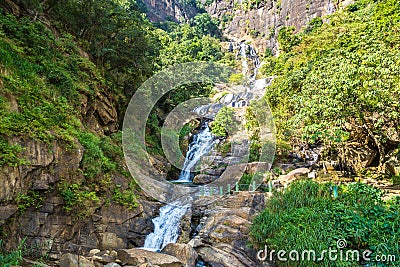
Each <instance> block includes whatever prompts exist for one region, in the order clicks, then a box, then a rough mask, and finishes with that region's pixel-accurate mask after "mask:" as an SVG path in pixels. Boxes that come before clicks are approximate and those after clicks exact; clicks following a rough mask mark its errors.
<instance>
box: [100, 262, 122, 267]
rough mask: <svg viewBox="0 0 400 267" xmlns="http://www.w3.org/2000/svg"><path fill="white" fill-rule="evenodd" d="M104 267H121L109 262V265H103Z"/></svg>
mask: <svg viewBox="0 0 400 267" xmlns="http://www.w3.org/2000/svg"><path fill="white" fill-rule="evenodd" d="M104 267H121V265H119V264H118V263H115V262H110V263H107V264H106V265H104Z"/></svg>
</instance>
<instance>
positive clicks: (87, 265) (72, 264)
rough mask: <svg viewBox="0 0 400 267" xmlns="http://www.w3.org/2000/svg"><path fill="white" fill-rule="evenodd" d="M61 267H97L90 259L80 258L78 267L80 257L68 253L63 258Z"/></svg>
mask: <svg viewBox="0 0 400 267" xmlns="http://www.w3.org/2000/svg"><path fill="white" fill-rule="evenodd" d="M58 265H59V266H60V267H95V265H94V264H93V263H92V262H90V261H89V260H88V259H86V258H84V257H82V256H80V257H79V265H78V255H74V254H71V253H67V254H64V255H62V256H61V258H60V262H59V264H58Z"/></svg>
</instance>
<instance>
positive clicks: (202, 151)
mask: <svg viewBox="0 0 400 267" xmlns="http://www.w3.org/2000/svg"><path fill="white" fill-rule="evenodd" d="M215 142H216V141H215V138H214V136H213V135H212V133H211V131H210V128H209V127H208V122H205V123H204V125H203V129H202V130H201V131H200V132H199V133H198V134H197V135H195V136H194V137H193V141H192V143H190V145H189V149H188V151H187V153H186V158H185V162H184V164H183V168H182V171H181V174H180V176H179V179H178V181H179V182H191V181H192V180H191V179H192V177H191V171H193V168H194V167H195V166H196V164H197V163H198V162H199V161H200V159H201V157H202V156H205V155H207V154H208V153H209V152H210V151H211V149H212V148H213V146H214V145H215Z"/></svg>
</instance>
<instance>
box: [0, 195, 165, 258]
mask: <svg viewBox="0 0 400 267" xmlns="http://www.w3.org/2000/svg"><path fill="white" fill-rule="evenodd" d="M102 204H103V203H100V204H99V206H98V207H97V210H96V211H94V213H93V215H91V216H90V217H88V218H86V219H82V220H77V218H76V217H73V216H72V215H71V214H68V213H66V212H65V210H64V209H63V201H62V199H61V198H60V197H58V196H50V197H48V198H47V199H46V200H45V202H44V203H43V205H42V207H40V208H39V209H35V208H33V207H32V208H30V209H28V210H27V211H26V212H24V213H23V214H21V215H19V216H18V217H11V218H10V219H9V220H8V223H7V224H3V225H2V229H3V231H4V232H8V233H18V234H16V235H12V236H11V235H9V236H8V237H6V238H4V239H5V240H4V241H6V245H7V246H9V247H15V246H16V245H18V243H19V242H20V240H21V239H22V238H26V244H27V245H28V246H30V247H32V248H36V249H37V250H38V251H37V252H38V253H41V254H43V255H47V256H49V258H50V259H59V258H60V255H61V254H63V253H77V251H78V248H80V251H81V253H83V254H84V255H86V254H89V251H90V250H91V249H94V248H100V249H102V250H112V249H122V248H128V247H133V246H143V244H144V240H145V238H146V235H147V234H149V233H150V232H152V231H153V227H154V226H153V223H152V221H151V219H152V218H154V217H156V216H157V215H156V213H157V211H158V209H159V205H158V204H156V203H153V202H148V201H145V200H140V201H139V206H138V207H137V208H134V209H133V210H127V209H126V208H125V207H123V206H121V205H119V204H116V203H114V202H111V203H109V204H108V205H104V204H103V205H102Z"/></svg>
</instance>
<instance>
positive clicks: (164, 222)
mask: <svg viewBox="0 0 400 267" xmlns="http://www.w3.org/2000/svg"><path fill="white" fill-rule="evenodd" d="M187 209H188V208H187V207H181V206H179V203H173V204H168V205H166V206H164V207H162V208H161V209H160V215H159V216H158V217H157V218H154V219H153V220H152V221H153V224H154V232H153V233H150V234H149V235H148V236H147V237H146V240H145V242H144V248H146V249H149V250H153V251H160V250H162V249H163V248H164V247H165V246H166V245H167V244H169V243H175V242H176V240H178V237H179V232H180V231H179V225H180V222H181V219H182V217H183V215H185V213H186V211H187Z"/></svg>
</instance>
